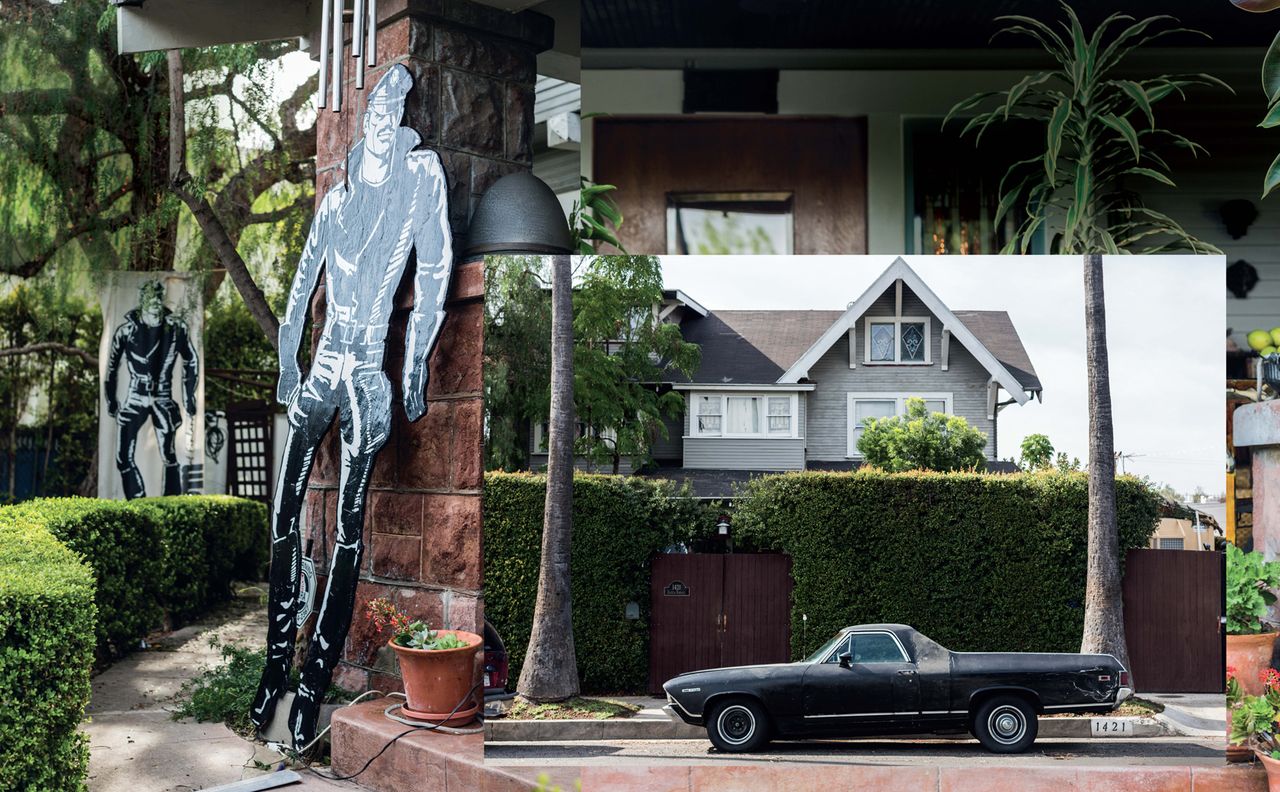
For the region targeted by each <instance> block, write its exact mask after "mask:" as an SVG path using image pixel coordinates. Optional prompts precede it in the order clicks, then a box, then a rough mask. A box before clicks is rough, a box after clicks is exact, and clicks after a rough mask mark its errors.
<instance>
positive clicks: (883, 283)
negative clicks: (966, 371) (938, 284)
mask: <svg viewBox="0 0 1280 792" xmlns="http://www.w3.org/2000/svg"><path fill="white" fill-rule="evenodd" d="M899 282H902V283H906V284H907V286H910V287H911V291H912V292H913V293H915V295H916V296H917V297H919V298H920V301H921V302H923V303H924V304H925V305H926V306H928V308H929V310H930V311H932V312H933V315H934V316H936V317H938V319H939V320H940V321H941V323H942V326H943V327H946V328H947V329H949V330H950V331H951V335H952V336H954V337H955V340H956V341H958V342H959V343H960V344H961V345H962V346H964V348H965V349H967V350H969V352H970V353H971V354H972V355H973V356H974V358H976V359H977V361H978V362H979V363H981V364H982V366H983V368H985V369H986V370H987V372H988V373H990V374H991V378H992V380H994V381H995V382H998V383H999V384H1000V385H1001V386H1002V387H1003V388H1004V389H1005V390H1006V391H1007V392H1008V393H1009V395H1010V396H1012V397H1013V400H1014V401H1016V402H1017V403H1018V404H1026V403H1027V400H1028V399H1030V398H1031V397H1030V396H1029V395H1028V394H1027V391H1026V389H1025V388H1024V387H1023V386H1022V383H1020V382H1018V380H1017V378H1015V377H1014V376H1013V375H1012V374H1010V373H1009V370H1008V369H1006V368H1005V367H1004V366H1003V365H1002V364H1001V363H1000V361H999V360H997V359H996V356H995V355H993V354H991V350H989V349H987V348H986V346H984V345H983V343H982V342H981V341H979V340H978V337H977V336H975V335H974V334H973V333H972V332H971V331H970V330H969V328H967V327H965V325H964V322H961V321H960V319H959V318H957V317H956V315H955V314H954V313H952V312H951V309H950V308H948V307H947V306H946V305H945V304H943V302H942V300H940V299H938V295H936V294H934V293H933V290H932V289H930V288H929V287H928V285H926V284H925V282H924V281H923V280H921V278H920V276H919V275H917V274H916V271H915V270H913V269H911V267H910V266H908V265H907V262H906V261H904V260H903V259H902V257H901V256H899V257H898V258H896V259H894V260H893V263H892V264H890V265H889V267H888V268H887V269H886V270H885V271H884V272H882V273H881V274H880V277H878V278H876V279H875V282H874V283H872V284H871V286H870V287H868V288H867V290H866V291H864V292H863V293H862V296H861V297H859V298H858V299H857V300H855V301H854V302H853V303H851V304H850V305H849V308H848V310H846V311H845V312H844V314H843V315H841V317H840V318H839V319H837V320H836V321H835V323H834V324H832V325H831V327H829V328H827V331H826V332H825V333H823V334H822V336H821V337H820V338H819V339H818V340H817V341H815V342H814V343H813V345H812V346H810V347H809V349H808V350H807V351H806V352H805V353H804V354H803V355H801V356H800V359H799V360H797V361H796V362H795V363H793V364H792V365H791V368H789V369H787V370H786V372H784V373H783V375H782V376H781V377H779V378H778V382H779V383H791V382H799V381H800V380H801V379H803V378H804V377H807V376H809V369H810V368H812V367H813V366H814V365H815V364H816V363H817V362H818V360H820V359H821V358H822V356H823V355H825V354H826V353H827V351H828V350H829V349H831V347H832V346H834V345H835V343H836V342H837V341H839V340H840V337H841V336H843V335H845V333H847V332H848V331H849V329H850V328H852V327H853V326H854V324H855V323H856V322H857V320H858V317H860V316H862V315H863V314H865V313H866V312H867V309H869V308H870V307H871V306H872V304H873V303H875V301H876V300H877V299H879V298H880V295H881V294H884V292H885V290H886V289H888V288H889V287H890V286H892V285H894V284H896V283H899ZM900 294H901V287H900V286H898V287H897V294H896V295H895V299H901V297H899V296H898V295H900Z"/></svg>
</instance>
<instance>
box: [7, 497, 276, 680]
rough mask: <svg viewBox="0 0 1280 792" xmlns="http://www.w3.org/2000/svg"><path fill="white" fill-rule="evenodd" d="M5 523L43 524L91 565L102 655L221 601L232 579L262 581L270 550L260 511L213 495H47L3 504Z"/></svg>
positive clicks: (252, 505)
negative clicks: (166, 617)
mask: <svg viewBox="0 0 1280 792" xmlns="http://www.w3.org/2000/svg"><path fill="white" fill-rule="evenodd" d="M9 519H23V520H27V521H30V522H32V523H35V524H38V525H41V526H43V527H44V528H46V529H47V530H48V531H49V532H50V533H52V534H53V535H54V536H55V537H57V538H58V539H59V540H60V541H62V543H63V544H65V545H66V546H67V547H69V548H71V550H73V551H75V552H76V553H78V554H79V555H80V557H81V558H83V559H84V560H85V561H86V562H88V564H89V566H90V568H91V569H92V570H93V575H94V581H95V587H96V590H95V593H94V601H95V602H96V603H97V608H98V618H97V623H96V625H95V632H96V637H97V646H98V654H99V656H100V657H104V658H105V657H108V656H111V655H118V654H121V653H123V652H126V651H128V650H130V649H132V648H133V647H135V646H137V644H138V641H139V639H141V638H142V637H144V636H145V635H146V634H147V633H148V632H149V631H151V630H153V629H155V628H156V627H158V626H160V624H161V622H162V618H163V616H164V615H165V614H166V613H168V614H169V615H170V616H171V618H172V619H173V620H174V621H178V622H180V621H182V620H185V619H187V618H190V617H191V616H193V615H195V614H196V613H199V612H200V611H201V610H203V609H204V608H206V607H208V606H209V605H211V604H213V603H214V602H216V601H219V600H223V599H226V598H227V597H228V596H229V595H230V585H231V581H232V580H233V579H234V578H235V577H241V578H252V579H259V578H260V576H261V574H262V572H263V570H264V568H265V565H266V554H267V553H268V552H269V551H270V540H269V538H268V535H267V531H268V529H267V515H266V509H265V507H264V506H263V505H262V504H260V503H255V502H253V501H249V500H243V499H241V498H230V497H226V496H219V495H201V496H192V495H184V496H181V497H172V498H144V499H140V500H135V501H109V500H98V499H96V498H44V499H39V500H32V501H26V502H24V503H20V504H17V505H14V506H6V507H3V508H0V522H3V521H5V520H9Z"/></svg>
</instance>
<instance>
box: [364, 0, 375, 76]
mask: <svg viewBox="0 0 1280 792" xmlns="http://www.w3.org/2000/svg"><path fill="white" fill-rule="evenodd" d="M366 2H368V4H369V24H368V30H369V40H368V41H367V42H365V45H364V59H365V61H366V62H367V63H368V64H369V65H370V66H376V65H378V64H377V62H376V60H375V57H376V55H377V47H378V45H377V41H378V0H366Z"/></svg>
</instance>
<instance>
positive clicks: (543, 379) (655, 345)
mask: <svg viewBox="0 0 1280 792" xmlns="http://www.w3.org/2000/svg"><path fill="white" fill-rule="evenodd" d="M548 266H549V260H548V259H545V258H538V257H529V256H490V257H489V258H488V259H486V263H485V276H486V277H485V289H486V297H485V372H484V375H485V411H486V421H485V426H486V429H487V432H488V435H487V437H486V443H485V454H486V460H485V464H486V467H487V468H489V469H501V470H519V469H523V468H526V467H528V451H527V449H528V442H529V436H528V431H527V429H528V427H529V426H530V425H531V424H532V423H535V422H537V423H540V422H542V421H545V420H546V419H547V415H548V414H549V412H550V407H551V404H550V386H551V354H550V351H551V350H550V347H551V308H550V300H549V292H548V290H547V289H546V288H545V284H546V283H548V282H549V277H548V273H547V267H548ZM576 281H577V282H576V285H575V290H574V294H573V312H574V317H573V333H574V357H573V365H574V411H575V413H576V414H577V419H578V421H579V423H580V425H581V429H582V431H581V432H580V436H579V437H578V439H577V442H576V447H575V453H576V454H578V455H580V456H584V457H586V458H588V459H590V460H592V461H593V462H596V463H598V464H608V465H612V466H613V468H614V469H615V470H617V469H618V467H619V466H620V463H621V460H622V459H624V458H630V459H631V460H633V464H634V465H635V466H636V467H639V466H640V464H643V462H644V460H646V459H647V458H648V452H649V448H650V447H651V445H652V444H653V443H654V441H655V440H657V439H658V438H659V437H660V436H662V435H663V434H665V432H666V428H665V426H664V423H663V420H664V418H668V417H675V416H678V415H680V411H681V410H682V409H683V405H684V402H683V399H681V398H680V396H679V395H678V394H676V393H673V392H667V393H659V392H658V391H657V389H655V388H654V387H653V386H652V384H651V383H654V382H659V381H662V380H663V379H665V378H666V377H667V376H669V374H668V373H667V372H668V371H669V370H680V371H684V372H686V373H688V372H692V371H693V370H695V369H696V368H697V364H698V356H699V350H698V347H697V346H696V345H695V344H689V343H686V342H685V341H684V339H683V338H682V336H681V335H680V328H679V327H678V326H676V325H674V324H671V323H667V322H657V321H655V319H654V315H653V309H654V306H656V305H658V304H660V303H661V300H662V267H661V262H660V261H659V259H658V258H657V257H656V256H588V257H585V258H584V259H583V260H582V262H581V263H580V265H579V270H578V273H577V278H576Z"/></svg>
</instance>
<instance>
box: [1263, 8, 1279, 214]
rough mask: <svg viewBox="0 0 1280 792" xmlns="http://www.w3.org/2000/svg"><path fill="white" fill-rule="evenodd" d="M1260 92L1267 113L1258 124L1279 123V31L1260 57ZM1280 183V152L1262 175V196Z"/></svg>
mask: <svg viewBox="0 0 1280 792" xmlns="http://www.w3.org/2000/svg"><path fill="white" fill-rule="evenodd" d="M1262 92H1263V93H1264V94H1265V95H1266V97H1267V114H1266V115H1265V116H1263V118H1262V121H1261V122H1260V123H1259V124H1258V126H1260V127H1263V128H1271V127H1274V126H1278V125H1280V32H1277V33H1276V37H1275V38H1274V39H1272V40H1271V46H1269V47H1267V54H1266V56H1265V57H1264V58H1263V59H1262ZM1276 185H1280V154H1277V155H1276V158H1275V159H1274V160H1272V161H1271V165H1270V167H1268V168H1267V173H1266V175H1265V176H1263V177H1262V197H1263V198H1266V197H1267V196H1268V195H1270V194H1271V191H1272V190H1274V189H1275V188H1276Z"/></svg>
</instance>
